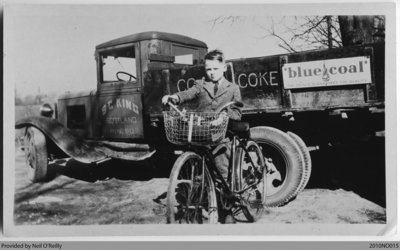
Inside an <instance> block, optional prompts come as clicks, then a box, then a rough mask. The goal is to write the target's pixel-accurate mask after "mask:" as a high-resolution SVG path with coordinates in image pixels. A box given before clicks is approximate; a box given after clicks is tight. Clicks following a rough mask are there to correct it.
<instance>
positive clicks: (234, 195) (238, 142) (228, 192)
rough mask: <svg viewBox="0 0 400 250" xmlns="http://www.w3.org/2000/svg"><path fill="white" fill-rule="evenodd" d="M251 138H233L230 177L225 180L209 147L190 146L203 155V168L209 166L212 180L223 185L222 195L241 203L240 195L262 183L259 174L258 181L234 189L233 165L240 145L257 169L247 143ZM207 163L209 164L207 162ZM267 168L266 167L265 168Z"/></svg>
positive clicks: (229, 167) (235, 136)
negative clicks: (239, 188)
mask: <svg viewBox="0 0 400 250" xmlns="http://www.w3.org/2000/svg"><path fill="white" fill-rule="evenodd" d="M248 140H249V139H240V138H239V137H238V136H237V135H234V136H233V139H232V141H231V156H230V159H229V166H228V179H227V180H225V179H224V178H223V177H222V174H221V172H220V171H219V170H218V168H217V166H216V164H215V160H214V156H213V154H212V152H211V150H210V148H209V147H202V146H189V147H190V148H191V147H193V149H194V150H193V151H194V152H195V153H198V154H199V155H200V156H201V157H202V164H203V166H202V168H203V169H204V168H205V167H207V168H208V170H209V173H210V175H211V178H212V180H213V181H214V183H215V184H217V183H218V184H220V185H222V186H221V191H222V192H221V193H220V195H224V197H225V198H227V199H228V200H230V201H231V202H239V203H240V198H239V197H238V195H240V194H242V193H244V192H246V191H247V190H248V189H250V188H252V187H253V186H256V185H258V184H259V183H260V176H258V177H259V178H257V179H258V181H257V182H255V183H253V184H251V185H249V186H247V187H246V188H244V189H241V190H236V191H234V190H232V187H233V181H234V178H233V177H234V174H233V167H234V166H235V164H236V163H235V157H234V155H235V153H236V150H237V148H238V147H240V148H242V149H243V151H244V153H245V155H246V156H247V157H249V159H250V163H251V165H252V167H253V169H255V163H254V162H253V159H252V158H251V157H250V154H249V152H248V151H247V149H246V145H245V143H246V142H247V141H248ZM206 163H207V164H206ZM264 169H265V168H264ZM253 174H257V173H253Z"/></svg>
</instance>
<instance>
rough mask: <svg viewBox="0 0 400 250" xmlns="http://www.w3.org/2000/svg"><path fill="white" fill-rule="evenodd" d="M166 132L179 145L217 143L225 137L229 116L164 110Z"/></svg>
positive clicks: (169, 139) (168, 137)
mask: <svg viewBox="0 0 400 250" xmlns="http://www.w3.org/2000/svg"><path fill="white" fill-rule="evenodd" d="M163 113H164V125H165V134H166V135H167V139H168V141H170V142H171V143H173V144H178V145H187V144H191V145H199V146H209V145H216V144H218V143H219V142H220V141H222V140H223V139H224V138H225V134H226V129H227V127H228V120H229V117H228V116H227V115H226V113H222V114H221V113H215V112H214V113H211V112H185V113H184V115H183V116H182V115H180V114H178V113H177V112H175V111H164V112H163Z"/></svg>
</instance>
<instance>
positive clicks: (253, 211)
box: [233, 141, 266, 222]
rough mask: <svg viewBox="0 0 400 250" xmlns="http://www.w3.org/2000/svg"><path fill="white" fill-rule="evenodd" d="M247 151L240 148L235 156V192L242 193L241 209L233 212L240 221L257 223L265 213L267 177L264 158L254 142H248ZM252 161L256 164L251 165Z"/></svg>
mask: <svg viewBox="0 0 400 250" xmlns="http://www.w3.org/2000/svg"><path fill="white" fill-rule="evenodd" d="M246 150H247V152H248V153H249V154H248V155H247V154H246V153H245V151H244V150H243V149H242V148H241V147H238V148H237V151H236V154H235V168H234V191H235V192H239V193H240V198H241V199H240V200H241V209H240V208H239V209H237V211H233V214H234V217H235V219H236V220H238V221H242V220H244V219H245V220H247V221H249V222H254V221H257V220H258V219H259V218H260V217H261V216H262V213H263V211H264V205H263V203H264V197H265V193H266V177H265V163H264V156H263V154H262V152H261V149H260V147H259V146H258V145H257V143H255V142H254V141H247V144H246ZM251 161H252V162H253V163H254V166H253V164H251Z"/></svg>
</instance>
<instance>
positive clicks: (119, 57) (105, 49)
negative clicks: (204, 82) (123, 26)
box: [57, 31, 207, 141]
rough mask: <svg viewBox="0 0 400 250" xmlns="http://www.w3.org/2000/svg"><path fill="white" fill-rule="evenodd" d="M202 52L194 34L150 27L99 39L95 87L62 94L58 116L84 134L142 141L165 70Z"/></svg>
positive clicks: (197, 60) (194, 61) (196, 60)
mask: <svg viewBox="0 0 400 250" xmlns="http://www.w3.org/2000/svg"><path fill="white" fill-rule="evenodd" d="M206 53H207V45H206V44H205V43H203V42H201V41H199V40H195V39H192V38H189V37H186V36H182V35H177V34H170V33H164V32H156V31H150V32H143V33H137V34H133V35H129V36H125V37H121V38H118V39H114V40H111V41H108V42H105V43H102V44H99V45H97V46H96V51H95V58H96V66H97V90H94V91H89V92H86V93H85V92H83V93H75V94H71V93H66V94H64V95H62V96H61V97H60V98H59V101H58V105H57V108H58V120H59V121H60V122H61V123H62V124H63V125H64V126H65V127H66V128H69V129H73V130H75V131H77V132H78V133H79V134H81V135H82V136H83V137H85V138H91V139H101V140H117V141H143V140H144V138H147V136H145V133H147V132H149V130H148V128H147V125H149V124H151V123H152V122H154V120H158V118H157V117H158V116H159V115H160V114H161V111H162V108H163V107H162V104H161V98H162V96H163V95H164V94H166V93H168V92H169V90H168V87H169V86H168V84H166V83H167V82H168V81H169V80H168V75H169V72H168V70H169V69H184V68H185V67H193V66H198V65H200V64H202V63H203V58H204V56H205V54H206ZM162 69H164V70H162ZM153 124H154V123H153Z"/></svg>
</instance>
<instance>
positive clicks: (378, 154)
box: [307, 138, 386, 207]
mask: <svg viewBox="0 0 400 250" xmlns="http://www.w3.org/2000/svg"><path fill="white" fill-rule="evenodd" d="M311 157H312V164H313V166H312V174H311V178H310V182H309V184H308V185H307V188H324V189H331V190H335V189H339V188H341V189H344V190H347V191H353V192H354V193H357V194H358V195H360V196H361V197H363V198H365V199H367V200H370V201H372V202H374V203H376V204H378V205H380V206H382V207H386V192H385V183H386V182H385V141H384V139H383V138H374V139H373V140H370V141H368V142H353V143H352V144H346V145H338V146H335V147H330V148H325V149H322V150H319V151H313V152H312V153H311Z"/></svg>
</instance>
